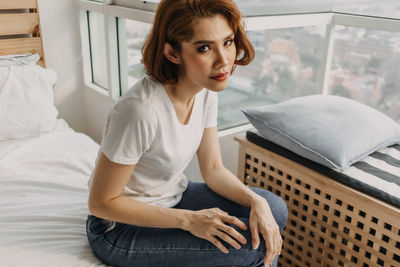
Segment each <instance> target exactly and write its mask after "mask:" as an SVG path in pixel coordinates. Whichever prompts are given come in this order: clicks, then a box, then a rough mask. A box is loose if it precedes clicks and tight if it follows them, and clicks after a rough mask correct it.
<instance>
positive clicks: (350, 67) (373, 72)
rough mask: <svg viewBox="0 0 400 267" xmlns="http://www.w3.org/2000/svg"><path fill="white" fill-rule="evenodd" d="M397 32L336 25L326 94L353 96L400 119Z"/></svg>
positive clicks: (399, 34) (399, 58)
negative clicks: (327, 92)
mask: <svg viewBox="0 0 400 267" xmlns="http://www.w3.org/2000/svg"><path fill="white" fill-rule="evenodd" d="M399 47H400V33H393V32H388V31H378V30H369V29H365V28H358V27H347V26H336V29H335V42H334V48H333V51H334V52H333V60H332V66H331V71H330V80H329V82H330V83H329V94H335V95H340V96H344V97H348V98H352V99H355V100H357V101H359V102H362V103H364V104H367V105H369V106H371V107H373V108H376V109H377V110H380V111H382V112H384V113H386V114H387V115H388V116H390V117H391V118H393V119H394V120H396V121H398V122H400V73H399V71H398V70H399V65H400V49H399Z"/></svg>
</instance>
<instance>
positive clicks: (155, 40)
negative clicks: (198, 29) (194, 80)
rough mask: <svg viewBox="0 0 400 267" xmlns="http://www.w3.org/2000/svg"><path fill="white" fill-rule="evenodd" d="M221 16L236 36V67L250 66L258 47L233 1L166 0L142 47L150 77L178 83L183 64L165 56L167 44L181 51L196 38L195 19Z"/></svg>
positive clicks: (156, 15) (144, 61)
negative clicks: (252, 42) (247, 35)
mask: <svg viewBox="0 0 400 267" xmlns="http://www.w3.org/2000/svg"><path fill="white" fill-rule="evenodd" d="M218 14H220V15H223V16H224V17H225V18H226V19H227V20H228V23H229V24H230V26H231V27H232V30H233V33H234V36H235V37H234V42H235V46H236V60H235V63H234V68H235V66H236V65H247V64H249V63H250V62H251V61H252V60H253V58H254V47H253V45H252V44H251V43H250V41H249V40H248V39H247V37H246V34H245V31H244V27H243V24H242V21H241V14H240V11H239V9H238V7H237V6H236V4H235V3H234V1H233V0H162V1H161V2H160V4H159V5H158V8H157V11H156V14H155V17H154V21H153V27H152V30H151V32H150V34H149V35H148V36H147V39H146V41H145V43H144V45H143V48H142V56H143V64H144V67H145V68H146V73H147V75H149V76H152V77H154V78H156V79H157V80H158V81H160V82H161V83H177V82H178V79H179V77H178V74H179V69H178V68H179V65H176V64H174V63H172V62H171V61H169V60H168V59H167V58H166V57H165V56H164V54H163V51H164V45H165V43H169V44H170V45H171V46H172V47H173V48H174V49H175V50H176V51H178V52H180V51H181V46H180V43H181V42H182V41H189V40H191V39H192V37H193V22H194V20H195V19H196V18H204V17H212V16H215V15H218ZM239 56H241V57H240V59H238V57H239Z"/></svg>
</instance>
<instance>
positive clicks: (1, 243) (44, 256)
mask: <svg viewBox="0 0 400 267" xmlns="http://www.w3.org/2000/svg"><path fill="white" fill-rule="evenodd" d="M98 148H99V146H98V144H97V143H95V142H94V141H93V140H92V139H90V138H89V137H88V136H86V135H84V134H81V133H77V132H74V131H73V130H72V129H71V128H69V127H68V126H67V124H66V123H65V122H64V121H63V120H59V121H58V128H57V130H56V131H54V132H52V133H49V134H45V135H42V136H40V137H35V138H29V139H24V140H13V141H4V142H0V265H1V266H100V265H102V264H101V262H100V261H99V260H98V259H97V258H96V257H95V256H94V254H93V252H92V251H91V249H90V247H89V244H88V241H87V238H86V231H85V221H86V217H87V214H88V208H87V198H88V188H87V181H88V179H89V176H90V174H91V172H92V169H93V168H94V163H95V158H96V156H97V151H98Z"/></svg>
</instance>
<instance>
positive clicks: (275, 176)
mask: <svg viewBox="0 0 400 267" xmlns="http://www.w3.org/2000/svg"><path fill="white" fill-rule="evenodd" d="M234 139H235V140H236V141H238V142H239V146H240V148H239V163H238V177H239V179H240V180H241V181H242V182H243V183H245V184H246V185H249V186H254V187H260V188H265V189H266V190H269V191H272V192H273V193H275V194H277V195H279V196H280V197H281V198H282V199H284V200H285V202H286V204H287V206H288V210H289V218H288V221H287V225H286V228H285V229H284V231H283V232H282V236H283V250H282V255H281V257H280V259H279V266H283V267H287V266H301V267H302V266H311V267H317V266H324V267H326V266H331V267H333V266H370V267H375V266H385V267H386V266H387V267H395V266H400V209H399V208H397V207H395V206H393V205H390V204H387V203H385V202H383V201H381V200H378V199H376V198H374V197H372V196H369V195H366V194H364V193H362V192H359V191H357V190H354V189H352V188H350V187H348V186H346V185H343V184H341V183H339V182H337V181H334V180H332V179H330V178H328V177H326V176H324V175H323V174H321V173H318V172H316V171H314V170H311V169H309V168H307V167H304V166H303V165H301V164H299V163H297V162H294V161H292V160H290V159H287V158H285V157H282V156H280V155H279V154H276V153H274V152H271V151H269V150H267V149H265V148H262V147H260V146H258V145H256V144H254V143H251V142H250V141H248V140H247V139H246V137H245V135H237V136H235V137H234Z"/></svg>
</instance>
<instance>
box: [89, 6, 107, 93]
mask: <svg viewBox="0 0 400 267" xmlns="http://www.w3.org/2000/svg"><path fill="white" fill-rule="evenodd" d="M87 16H88V24H89V43H90V44H89V45H90V61H91V67H92V81H93V83H94V84H97V85H98V86H101V87H103V88H104V89H107V87H108V85H107V84H108V80H107V64H106V46H105V35H104V15H103V14H101V13H97V12H88V15H87Z"/></svg>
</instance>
